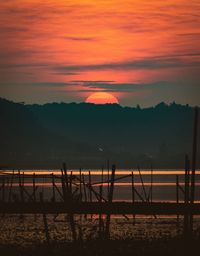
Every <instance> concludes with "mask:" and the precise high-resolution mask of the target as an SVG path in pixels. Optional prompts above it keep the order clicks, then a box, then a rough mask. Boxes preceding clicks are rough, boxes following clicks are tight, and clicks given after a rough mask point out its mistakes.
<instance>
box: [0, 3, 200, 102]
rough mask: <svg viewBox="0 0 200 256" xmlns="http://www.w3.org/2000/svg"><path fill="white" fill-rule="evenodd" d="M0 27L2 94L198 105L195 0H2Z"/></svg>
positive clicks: (199, 8) (199, 12)
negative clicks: (95, 95) (99, 95)
mask: <svg viewBox="0 0 200 256" xmlns="http://www.w3.org/2000/svg"><path fill="white" fill-rule="evenodd" d="M0 34H1V46H0V76H1V77H0V93H1V96H2V97H7V98H10V99H13V100H25V101H27V102H48V101H53V100H54V101H60V100H64V101H83V100H84V99H85V98H86V97H87V96H89V95H90V94H91V93H92V92H94V91H105V92H110V93H112V94H113V95H115V96H117V97H118V98H119V100H120V102H121V103H122V104H125V105H135V104H137V103H140V104H142V105H151V104H156V103H158V102H160V101H163V100H164V101H166V102H171V101H173V100H176V101H177V102H180V103H190V104H199V97H197V95H198V93H199V92H200V90H199V85H198V83H199V82H198V80H199V71H200V48H199V45H200V1H199V0H198V1H197V0H191V1H186V0H173V1H172V0H166V1H160V0H151V1H149V0H124V1H119V0H99V1H94V0H91V1H90V0H88V1H84V0H73V1H70V0H46V1H40V0H7V1H1V2H0Z"/></svg>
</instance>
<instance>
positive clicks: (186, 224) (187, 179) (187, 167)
mask: <svg viewBox="0 0 200 256" xmlns="http://www.w3.org/2000/svg"><path fill="white" fill-rule="evenodd" d="M189 172H190V161H189V158H188V156H187V155H186V156H185V195H184V201H185V204H188V203H189V182H190V176H189V175H190V173H189ZM188 229H189V216H188V214H185V215H184V235H185V237H186V238H187V236H188V231H189V230H188Z"/></svg>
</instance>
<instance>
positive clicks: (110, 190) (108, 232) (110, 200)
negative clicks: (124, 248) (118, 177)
mask: <svg viewBox="0 0 200 256" xmlns="http://www.w3.org/2000/svg"><path fill="white" fill-rule="evenodd" d="M115 170H116V166H115V165H112V174H111V183H110V188H109V196H108V203H109V204H112V200H113V193H114V180H115ZM105 231H106V237H105V238H106V239H109V237H110V214H108V215H107V220H106V230H105Z"/></svg>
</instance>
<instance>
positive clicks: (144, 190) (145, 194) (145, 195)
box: [138, 166, 148, 201]
mask: <svg viewBox="0 0 200 256" xmlns="http://www.w3.org/2000/svg"><path fill="white" fill-rule="evenodd" d="M138 172H139V176H140V180H141V183H142V188H143V192H144V197H145V199H146V201H148V198H147V193H146V189H145V186H144V182H143V178H142V174H141V171H140V167H139V166H138Z"/></svg>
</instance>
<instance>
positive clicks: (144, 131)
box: [0, 99, 200, 168]
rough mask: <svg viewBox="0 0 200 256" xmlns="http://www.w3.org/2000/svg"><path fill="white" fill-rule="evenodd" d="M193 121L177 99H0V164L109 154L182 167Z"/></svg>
mask: <svg viewBox="0 0 200 256" xmlns="http://www.w3.org/2000/svg"><path fill="white" fill-rule="evenodd" d="M192 125H193V108H192V107H190V106H182V105H178V104H176V103H172V104H170V105H166V104H165V103H160V104H158V105H157V106H155V107H151V108H146V109H141V108H140V107H137V108H130V107H121V106H120V105H116V104H114V105H111V104H108V105H93V104H86V103H80V104H76V103H70V104H66V103H49V104H45V105H23V104H20V103H13V102H10V101H7V100H5V99H0V131H1V132H0V139H1V149H0V166H1V165H8V166H13V167H16V166H17V167H29V168H33V167H38V168H41V167H44V168H48V167H49V168H56V167H59V166H60V165H61V163H62V161H66V162H67V163H68V165H69V167H76V168H78V167H83V168H88V167H91V168H92V167H100V166H102V165H103V164H105V162H106V160H107V159H110V161H111V162H115V163H116V164H117V166H118V167H124V168H126V167H135V166H137V165H138V164H139V165H141V166H143V167H148V166H150V164H151V163H153V165H154V166H155V167H165V168H167V167H168V168H170V167H171V168H176V167H183V165H184V155H185V153H191V148H192ZM199 134H200V129H199ZM199 138H200V136H199ZM198 141H199V142H200V139H198Z"/></svg>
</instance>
